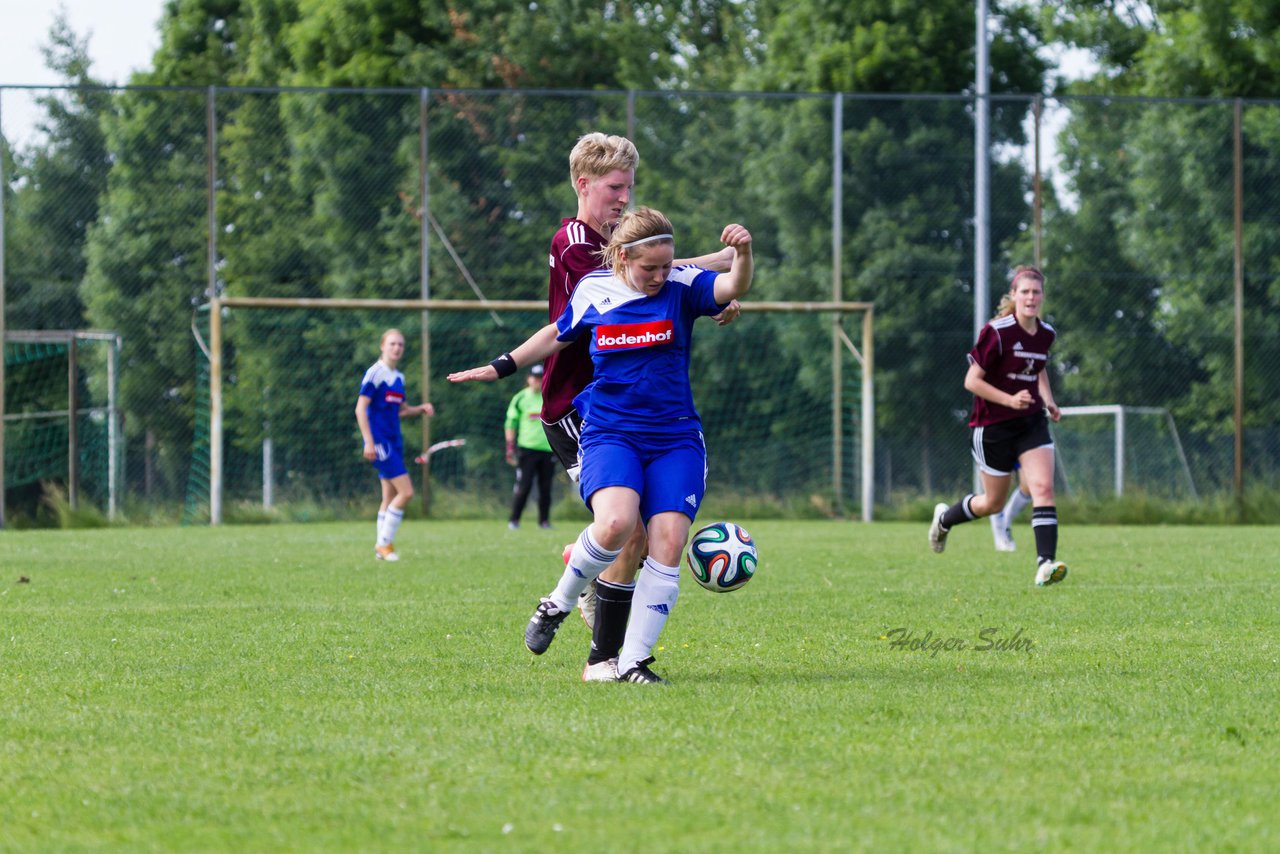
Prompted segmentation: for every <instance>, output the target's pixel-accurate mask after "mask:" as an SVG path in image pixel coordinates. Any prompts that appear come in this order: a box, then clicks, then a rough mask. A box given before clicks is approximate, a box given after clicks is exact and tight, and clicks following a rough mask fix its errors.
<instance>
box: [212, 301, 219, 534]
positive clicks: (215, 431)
mask: <svg viewBox="0 0 1280 854" xmlns="http://www.w3.org/2000/svg"><path fill="white" fill-rule="evenodd" d="M209 524H210V525H221V524H222V300H221V299H219V298H218V297H216V296H215V297H214V298H213V299H211V300H209Z"/></svg>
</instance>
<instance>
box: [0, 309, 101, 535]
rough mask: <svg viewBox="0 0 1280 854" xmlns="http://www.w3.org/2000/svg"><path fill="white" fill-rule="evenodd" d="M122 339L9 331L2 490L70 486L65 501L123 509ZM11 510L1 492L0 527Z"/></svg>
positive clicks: (2, 400) (0, 427)
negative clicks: (83, 500) (45, 483)
mask: <svg viewBox="0 0 1280 854" xmlns="http://www.w3.org/2000/svg"><path fill="white" fill-rule="evenodd" d="M120 344H121V341H120V336H119V335H117V334H116V333H114V332H92V331H44V330H8V331H6V332H5V333H4V370H3V371H0V472H3V475H4V477H3V482H4V486H5V487H6V488H8V489H14V488H19V487H23V486H27V485H30V484H36V483H40V482H42V481H58V482H61V483H63V484H64V485H65V487H66V492H67V503H68V504H69V505H70V506H71V507H72V508H73V509H74V508H76V507H77V506H78V504H79V502H80V499H81V498H82V497H85V496H87V497H88V498H90V499H92V500H95V501H101V502H102V504H105V506H106V511H107V515H108V517H110V518H115V516H116V514H117V512H118V510H119V506H120V494H121V481H122V477H121V475H122V472H123V465H124V434H123V431H122V430H121V429H120V427H121V424H120V409H119V404H118V401H119V376H120V366H119V360H120ZM6 509H7V508H6V507H5V504H4V495H3V490H0V524H3V521H4V519H5V512H6Z"/></svg>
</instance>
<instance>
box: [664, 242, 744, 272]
mask: <svg viewBox="0 0 1280 854" xmlns="http://www.w3.org/2000/svg"><path fill="white" fill-rule="evenodd" d="M671 266H672V267H685V266H693V267H701V268H702V269H704V270H710V271H711V272H713V273H727V272H729V268H730V267H732V266H733V247H731V246H726V247H725V248H723V249H717V250H716V251H715V252H712V253H710V254H708V255H699V256H698V257H697V258H677V259H676V260H675V261H672V262H671Z"/></svg>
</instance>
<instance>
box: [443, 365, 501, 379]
mask: <svg viewBox="0 0 1280 854" xmlns="http://www.w3.org/2000/svg"><path fill="white" fill-rule="evenodd" d="M497 378H498V369H497V368H495V367H494V366H493V365H485V366H484V367H483V368H471V369H470V370H467V371H454V372H453V373H451V374H449V375H448V376H447V377H446V379H447V380H449V382H451V383H469V382H473V381H479V382H482V383H491V382H493V381H494V380H496V379H497Z"/></svg>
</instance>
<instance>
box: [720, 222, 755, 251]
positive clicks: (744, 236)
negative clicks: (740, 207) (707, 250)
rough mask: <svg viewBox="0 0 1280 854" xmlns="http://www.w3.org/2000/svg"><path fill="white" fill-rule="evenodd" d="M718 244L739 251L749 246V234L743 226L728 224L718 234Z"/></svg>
mask: <svg viewBox="0 0 1280 854" xmlns="http://www.w3.org/2000/svg"><path fill="white" fill-rule="evenodd" d="M720 242H721V243H723V244H724V245H725V246H732V247H733V248H734V249H741V248H744V247H750V246H751V232H749V231H747V227H746V226H745V225H739V224H738V223H736V222H735V223H730V224H729V225H726V226H725V227H724V231H722V232H721V233H720Z"/></svg>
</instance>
